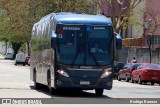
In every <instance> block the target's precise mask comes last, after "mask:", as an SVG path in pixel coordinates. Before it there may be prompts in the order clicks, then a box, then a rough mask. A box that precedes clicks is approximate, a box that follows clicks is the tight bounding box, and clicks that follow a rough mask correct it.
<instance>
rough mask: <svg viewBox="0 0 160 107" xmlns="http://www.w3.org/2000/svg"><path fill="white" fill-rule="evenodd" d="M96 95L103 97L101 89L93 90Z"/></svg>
mask: <svg viewBox="0 0 160 107" xmlns="http://www.w3.org/2000/svg"><path fill="white" fill-rule="evenodd" d="M95 92H96V95H98V96H102V95H103V89H95Z"/></svg>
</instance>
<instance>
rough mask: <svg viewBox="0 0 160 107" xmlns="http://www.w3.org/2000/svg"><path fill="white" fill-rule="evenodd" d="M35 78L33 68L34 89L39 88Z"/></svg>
mask: <svg viewBox="0 0 160 107" xmlns="http://www.w3.org/2000/svg"><path fill="white" fill-rule="evenodd" d="M36 78H37V76H36V70H34V72H33V82H34V87H35V89H40V87H41V85H40V84H39V83H37V82H36Z"/></svg>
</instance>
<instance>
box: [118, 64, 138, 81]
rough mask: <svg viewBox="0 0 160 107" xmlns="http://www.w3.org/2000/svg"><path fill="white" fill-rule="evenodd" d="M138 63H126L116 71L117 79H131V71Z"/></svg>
mask: <svg viewBox="0 0 160 107" xmlns="http://www.w3.org/2000/svg"><path fill="white" fill-rule="evenodd" d="M139 65H140V64H139V63H128V64H126V65H125V66H124V67H123V68H122V69H121V70H120V71H119V73H118V81H121V80H122V79H123V80H125V81H126V82H129V80H130V79H131V74H132V71H133V70H135V69H136V68H137V67H138V66H139Z"/></svg>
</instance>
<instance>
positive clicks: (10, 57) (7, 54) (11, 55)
mask: <svg viewBox="0 0 160 107" xmlns="http://www.w3.org/2000/svg"><path fill="white" fill-rule="evenodd" d="M4 59H11V60H13V53H6V55H5V57H4Z"/></svg>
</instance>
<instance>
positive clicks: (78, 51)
mask: <svg viewBox="0 0 160 107" xmlns="http://www.w3.org/2000/svg"><path fill="white" fill-rule="evenodd" d="M80 50H81V48H80V47H79V48H78V50H77V52H76V54H75V55H74V58H73V60H72V62H71V66H72V65H73V64H74V63H75V61H76V59H77V57H78V55H79V53H80Z"/></svg>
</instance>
